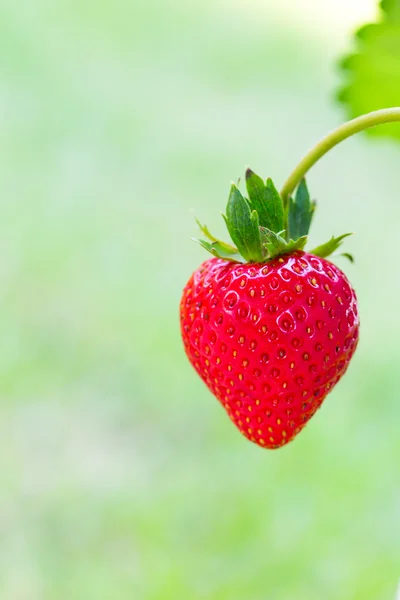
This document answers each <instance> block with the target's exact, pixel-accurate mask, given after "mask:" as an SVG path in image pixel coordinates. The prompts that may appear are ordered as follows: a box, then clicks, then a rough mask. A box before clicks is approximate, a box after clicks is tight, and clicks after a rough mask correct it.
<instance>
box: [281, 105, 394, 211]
mask: <svg viewBox="0 0 400 600" xmlns="http://www.w3.org/2000/svg"><path fill="white" fill-rule="evenodd" d="M394 121H400V107H395V108H384V109H382V110H376V111H374V112H370V113H368V114H366V115H362V116H361V117H357V118H356V119H352V120H351V121H348V122H347V123H343V125H340V127H338V128H337V129H335V130H334V131H332V132H331V133H329V134H328V135H327V136H326V137H324V138H322V140H320V141H319V142H318V144H316V145H315V146H314V148H312V149H311V150H310V151H309V152H308V153H307V154H306V155H305V156H304V157H303V158H302V159H301V161H300V162H299V164H298V165H297V167H296V168H295V169H294V171H292V173H291V174H290V175H289V177H288V178H287V180H286V182H285V183H284V185H283V188H282V190H281V196H282V200H283V202H284V204H285V205H286V203H287V200H288V197H289V196H290V194H291V193H292V192H293V190H294V189H295V188H296V186H297V185H298V184H299V183H300V181H301V180H302V178H303V177H304V175H305V174H306V173H307V171H308V170H309V169H310V168H311V167H312V166H313V165H314V164H315V163H316V162H317V161H318V160H319V159H320V158H321V157H322V156H324V154H326V153H327V152H329V150H331V148H333V147H334V146H336V145H337V144H339V143H340V142H342V141H343V140H345V139H347V138H348V137H350V136H352V135H354V134H355V133H358V132H359V131H364V129H369V128H370V127H375V126H376V125H382V124H383V123H392V122H394Z"/></svg>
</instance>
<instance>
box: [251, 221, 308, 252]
mask: <svg viewBox="0 0 400 600" xmlns="http://www.w3.org/2000/svg"><path fill="white" fill-rule="evenodd" d="M260 231H261V241H262V244H263V246H264V247H265V248H266V249H267V251H268V258H270V259H271V258H276V257H277V256H281V255H282V254H289V253H290V252H294V251H295V250H302V249H303V248H304V246H305V245H306V243H307V236H306V235H305V236H303V237H301V238H299V239H298V240H290V241H289V242H287V241H286V240H285V238H284V237H283V236H282V234H283V233H284V231H281V232H280V233H275V232H274V231H271V230H270V229H267V228H266V227H260Z"/></svg>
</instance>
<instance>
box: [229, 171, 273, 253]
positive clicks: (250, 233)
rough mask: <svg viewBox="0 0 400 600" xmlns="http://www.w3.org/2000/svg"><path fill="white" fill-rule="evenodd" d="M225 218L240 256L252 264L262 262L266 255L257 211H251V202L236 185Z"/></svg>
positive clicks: (230, 196) (232, 189)
mask: <svg viewBox="0 0 400 600" xmlns="http://www.w3.org/2000/svg"><path fill="white" fill-rule="evenodd" d="M223 216H224V219H225V222H226V226H227V228H228V231H229V234H230V236H231V238H232V240H233V242H234V244H236V246H237V248H238V250H239V252H240V254H241V255H242V256H243V257H244V258H245V259H246V260H247V261H250V262H260V261H262V260H263V258H264V255H263V250H262V246H261V236H260V227H259V221H258V214H257V211H255V210H253V211H251V210H250V204H249V202H248V201H247V200H246V199H245V198H243V196H242V194H241V193H240V191H239V189H238V188H237V186H236V185H235V184H234V183H233V184H232V186H231V191H230V194H229V200H228V205H227V207H226V216H225V215H223Z"/></svg>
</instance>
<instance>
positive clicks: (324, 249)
mask: <svg viewBox="0 0 400 600" xmlns="http://www.w3.org/2000/svg"><path fill="white" fill-rule="evenodd" d="M349 235H353V234H352V233H344V234H343V235H340V236H339V237H336V238H335V237H334V236H332V238H331V239H330V240H329V242H326V243H325V244H321V245H320V246H317V247H316V248H314V249H313V250H310V254H315V256H320V257H321V258H326V257H327V256H330V255H331V254H332V253H333V252H335V250H337V249H338V248H339V246H340V245H341V244H342V241H343V240H344V238H346V237H348V236H349Z"/></svg>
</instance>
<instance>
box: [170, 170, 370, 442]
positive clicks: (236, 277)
mask: <svg viewBox="0 0 400 600" xmlns="http://www.w3.org/2000/svg"><path fill="white" fill-rule="evenodd" d="M246 184H247V191H248V198H245V197H244V196H242V194H241V193H240V191H239V189H238V188H237V186H235V185H232V187H231V192H230V196H229V200H228V206H227V211H226V216H225V217H224V218H225V221H226V224H227V227H228V230H229V233H230V235H231V237H232V240H233V241H234V243H235V244H236V245H235V246H233V245H229V244H226V243H224V242H221V241H220V240H218V239H217V238H215V237H214V236H212V235H211V234H210V232H209V231H208V229H207V228H206V227H205V226H202V225H200V224H199V225H200V228H201V230H202V231H203V233H204V234H205V236H206V237H208V238H209V240H210V241H205V240H198V241H199V243H200V244H201V245H202V246H203V247H205V248H206V249H207V250H209V251H210V252H211V253H212V254H213V255H214V258H211V259H209V260H207V261H206V262H204V263H203V264H202V265H201V266H200V267H199V268H198V269H197V270H196V271H195V272H194V273H193V275H192V276H191V277H190V279H189V281H188V283H187V285H186V287H185V289H184V292H183V296H182V300H181V305H180V317H181V331H182V337H183V342H184V346H185V350H186V354H187V356H188V358H189V360H190V362H191V363H192V365H193V367H194V368H195V370H196V371H197V373H198V374H199V375H200V377H201V378H202V379H203V381H204V382H205V383H206V385H207V386H208V388H209V389H210V391H211V392H212V393H213V394H214V395H215V396H216V397H217V399H218V400H219V401H220V403H221V404H222V406H223V407H224V408H225V410H226V412H227V413H228V416H229V417H230V419H231V420H232V421H233V423H234V424H235V425H236V427H237V428H238V429H239V431H240V432H241V433H242V434H243V435H244V436H245V437H247V438H248V439H249V440H250V441H252V442H254V443H256V444H258V445H259V446H262V447H265V448H279V447H281V446H283V445H284V444H287V443H288V442H289V441H291V440H293V438H294V437H295V436H296V435H297V434H298V433H299V432H300V431H301V430H302V429H303V427H304V426H305V424H306V423H307V422H308V421H309V419H310V418H311V417H312V416H313V414H314V413H315V412H316V410H317V409H318V408H319V407H320V406H321V404H322V402H323V401H324V399H325V398H326V396H327V394H328V393H329V392H330V391H331V390H332V389H333V387H334V386H335V385H336V383H337V382H338V381H339V379H340V378H341V377H342V375H343V374H344V373H345V372H346V370H347V367H348V365H349V362H350V359H351V357H352V355H353V353H354V351H355V349H356V346H357V342H358V332H359V319H358V310H357V300H356V296H355V292H354V290H353V289H352V287H351V285H350V283H349V282H348V280H347V278H346V276H345V275H344V273H343V272H342V271H341V270H340V269H339V268H338V267H336V266H335V265H334V264H332V263H331V262H329V261H328V260H326V257H327V256H328V255H330V254H331V253H332V252H333V251H334V250H336V249H337V248H338V246H339V245H340V243H341V242H342V240H343V238H344V237H346V235H349V234H345V235H343V236H340V237H338V238H334V237H333V238H332V239H331V240H330V241H329V242H327V243H326V244H323V245H321V246H318V247H317V248H314V250H312V251H311V252H310V253H307V252H305V251H304V246H305V244H306V242H307V235H308V230H309V227H310V223H311V219H312V216H313V213H314V209H315V204H313V203H312V202H311V201H310V196H309V193H308V189H307V186H306V183H305V181H304V180H303V181H302V182H301V183H300V185H299V187H298V189H297V193H296V196H295V198H289V200H288V202H287V205H285V204H284V203H283V201H282V198H281V197H280V195H279V193H278V192H277V191H276V189H275V186H274V185H273V183H272V181H271V180H270V179H269V180H268V181H267V182H266V183H264V182H263V180H262V179H261V178H259V177H258V176H257V175H255V173H253V172H252V171H250V170H248V171H247V173H246ZM346 256H348V257H350V255H346Z"/></svg>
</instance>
